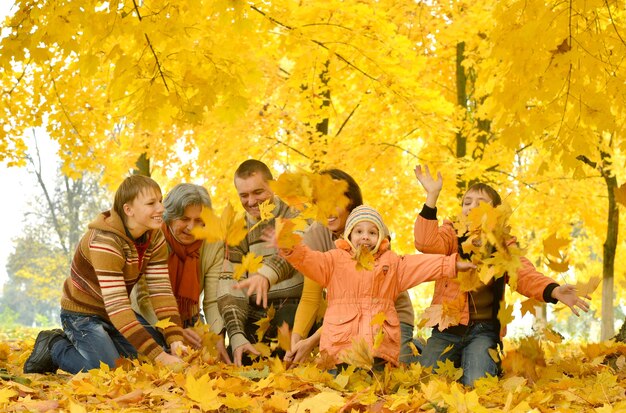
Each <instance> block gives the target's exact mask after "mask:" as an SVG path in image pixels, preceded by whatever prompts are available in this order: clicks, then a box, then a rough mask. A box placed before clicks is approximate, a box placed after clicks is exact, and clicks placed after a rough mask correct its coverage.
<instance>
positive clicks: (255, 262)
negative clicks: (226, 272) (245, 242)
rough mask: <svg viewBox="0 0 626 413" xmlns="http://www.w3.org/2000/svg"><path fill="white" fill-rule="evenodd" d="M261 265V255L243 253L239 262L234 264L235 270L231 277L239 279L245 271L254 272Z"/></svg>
mask: <svg viewBox="0 0 626 413" xmlns="http://www.w3.org/2000/svg"><path fill="white" fill-rule="evenodd" d="M262 266H263V256H258V257H257V256H256V255H254V253H253V252H249V253H247V254H246V255H244V257H243V259H242V260H241V264H236V265H235V271H234V272H233V279H234V280H236V281H239V279H240V278H241V276H242V275H243V274H244V273H245V272H246V271H247V272H248V273H251V274H252V273H255V272H257V271H258V270H259V269H261V267H262Z"/></svg>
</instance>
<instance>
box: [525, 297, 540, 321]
mask: <svg viewBox="0 0 626 413" xmlns="http://www.w3.org/2000/svg"><path fill="white" fill-rule="evenodd" d="M541 304H543V303H542V302H541V301H539V300H535V299H534V298H529V299H527V300H524V301H522V308H521V312H522V317H524V316H525V315H526V314H528V313H530V314H532V315H537V306H540V305H541Z"/></svg>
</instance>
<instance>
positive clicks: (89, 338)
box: [50, 310, 137, 374]
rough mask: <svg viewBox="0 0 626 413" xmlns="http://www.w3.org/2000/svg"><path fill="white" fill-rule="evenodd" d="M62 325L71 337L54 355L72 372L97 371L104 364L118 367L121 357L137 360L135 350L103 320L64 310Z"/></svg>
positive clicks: (54, 348) (59, 343)
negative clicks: (117, 361)
mask: <svg viewBox="0 0 626 413" xmlns="http://www.w3.org/2000/svg"><path fill="white" fill-rule="evenodd" d="M61 324H62V325H63V330H64V331H65V335H66V336H67V338H66V339H63V340H59V341H57V342H56V343H54V345H53V346H52V348H51V349H50V353H51V355H52V361H53V362H54V363H55V364H56V365H57V366H59V368H61V369H62V370H65V371H67V372H68V373H72V374H76V373H78V372H80V371H87V370H91V369H97V368H99V367H100V362H103V363H105V364H107V365H108V366H109V367H115V361H116V360H117V359H119V358H120V357H128V358H136V357H137V350H136V349H135V347H133V345H132V344H130V343H129V342H128V340H126V338H125V337H124V336H123V335H122V334H121V333H120V332H119V331H118V330H117V329H116V328H115V327H113V324H111V323H110V322H109V321H106V320H104V319H102V318H101V317H98V316H96V315H90V314H80V313H73V312H70V311H65V310H61Z"/></svg>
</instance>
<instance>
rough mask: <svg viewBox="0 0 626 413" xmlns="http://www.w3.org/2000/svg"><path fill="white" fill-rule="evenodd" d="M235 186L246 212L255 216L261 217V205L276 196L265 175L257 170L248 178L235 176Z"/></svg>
mask: <svg viewBox="0 0 626 413" xmlns="http://www.w3.org/2000/svg"><path fill="white" fill-rule="evenodd" d="M235 188H237V193H238V194H239V200H240V201H241V205H242V206H243V208H244V209H245V210H246V212H247V213H248V214H250V215H251V216H253V217H254V218H256V219H260V218H261V211H260V210H259V205H261V204H262V203H263V202H265V201H267V200H268V199H270V198H271V197H273V196H274V193H273V192H272V190H271V189H270V186H269V183H268V182H267V181H266V180H265V179H264V178H263V175H262V174H261V173H259V172H256V173H253V174H252V175H250V176H248V177H247V178H240V177H235Z"/></svg>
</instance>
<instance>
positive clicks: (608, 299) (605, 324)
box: [600, 171, 619, 341]
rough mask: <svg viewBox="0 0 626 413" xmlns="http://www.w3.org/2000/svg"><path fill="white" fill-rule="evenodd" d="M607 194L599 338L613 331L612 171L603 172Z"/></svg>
mask: <svg viewBox="0 0 626 413" xmlns="http://www.w3.org/2000/svg"><path fill="white" fill-rule="evenodd" d="M603 175H604V181H605V182H606V187H607V192H608V195H609V210H608V217H607V229H606V240H605V241H604V245H603V260H602V325H601V329H600V336H601V337H600V338H601V340H602V341H604V340H610V339H611V337H613V335H614V333H615V327H614V325H615V315H614V311H615V310H614V307H613V295H614V294H613V288H614V287H613V284H614V273H615V252H616V250H617V235H618V230H619V210H618V208H617V203H616V202H615V189H616V188H617V178H616V177H615V175H612V172H610V171H606V172H604V173H603Z"/></svg>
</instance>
